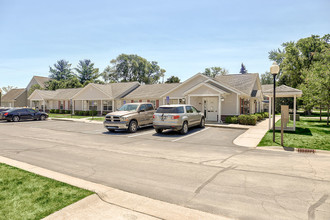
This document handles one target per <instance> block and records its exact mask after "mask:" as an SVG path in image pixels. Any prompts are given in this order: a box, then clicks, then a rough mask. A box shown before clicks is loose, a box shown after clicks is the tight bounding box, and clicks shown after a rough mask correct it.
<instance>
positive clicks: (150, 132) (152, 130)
mask: <svg viewBox="0 0 330 220" xmlns="http://www.w3.org/2000/svg"><path fill="white" fill-rule="evenodd" d="M151 133H155V131H154V130H152V131H149V132H143V133H139V134H134V135H130V136H127V137H129V138H131V137H136V136H140V135H145V134H151Z"/></svg>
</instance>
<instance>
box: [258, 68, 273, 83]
mask: <svg viewBox="0 0 330 220" xmlns="http://www.w3.org/2000/svg"><path fill="white" fill-rule="evenodd" d="M273 82H274V80H273V75H272V74H271V73H270V72H268V71H267V72H265V73H263V74H261V84H262V85H266V84H272V83H273Z"/></svg>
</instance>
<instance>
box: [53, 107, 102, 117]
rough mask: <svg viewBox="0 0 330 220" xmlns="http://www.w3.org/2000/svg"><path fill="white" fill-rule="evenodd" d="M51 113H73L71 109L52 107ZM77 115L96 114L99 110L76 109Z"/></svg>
mask: <svg viewBox="0 0 330 220" xmlns="http://www.w3.org/2000/svg"><path fill="white" fill-rule="evenodd" d="M49 113H55V114H71V110H63V109H50V110H49ZM74 114H75V115H80V116H92V115H94V116H96V115H97V111H95V110H94V111H75V113H74Z"/></svg>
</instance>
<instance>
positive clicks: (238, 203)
mask: <svg viewBox="0 0 330 220" xmlns="http://www.w3.org/2000/svg"><path fill="white" fill-rule="evenodd" d="M0 132H1V133H2V135H1V136H0V155H1V156H5V157H8V158H12V159H16V160H19V161H23V162H27V163H30V164H33V165H36V166H40V167H44V168H47V169H50V170H54V171H57V172H61V173H65V174H69V175H72V176H75V177H79V178H82V179H86V180H89V181H93V182H97V183H101V184H104V185H108V186H111V187H114V188H118V189H121V190H124V191H128V192H132V193H136V194H139V195H143V196H147V197H150V198H153V199H158V200H162V201H166V202H170V203H175V204H178V205H181V206H185V207H190V208H193V209H198V210H202V211H205V212H210V213H213V214H221V215H224V216H228V217H230V218H236V219H329V218H330V212H329V210H330V200H329V195H330V173H329V168H330V164H329V161H330V157H329V155H326V154H298V153H293V152H284V151H268V150H258V149H252V148H245V147H240V146H236V145H234V144H233V140H234V139H235V138H236V137H237V136H238V135H240V134H241V133H243V132H244V131H243V130H234V129H225V128H211V127H207V128H205V129H200V128H194V129H191V130H190V131H189V133H188V134H187V135H185V136H182V135H179V134H178V133H176V132H173V131H166V132H164V133H163V134H157V133H156V132H155V131H154V130H153V129H152V128H145V129H141V130H139V131H138V132H137V133H134V134H131V133H127V132H115V133H110V132H108V131H107V130H106V129H104V128H103V126H102V125H100V124H92V123H80V122H65V121H52V120H48V121H27V122H19V123H7V122H0Z"/></svg>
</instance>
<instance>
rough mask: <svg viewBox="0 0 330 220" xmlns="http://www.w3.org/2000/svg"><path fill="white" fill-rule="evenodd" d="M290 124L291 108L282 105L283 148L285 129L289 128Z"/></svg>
mask: <svg viewBox="0 0 330 220" xmlns="http://www.w3.org/2000/svg"><path fill="white" fill-rule="evenodd" d="M288 122H289V106H288V105H281V146H282V147H283V145H284V144H283V135H284V128H286V127H287V124H288Z"/></svg>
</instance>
